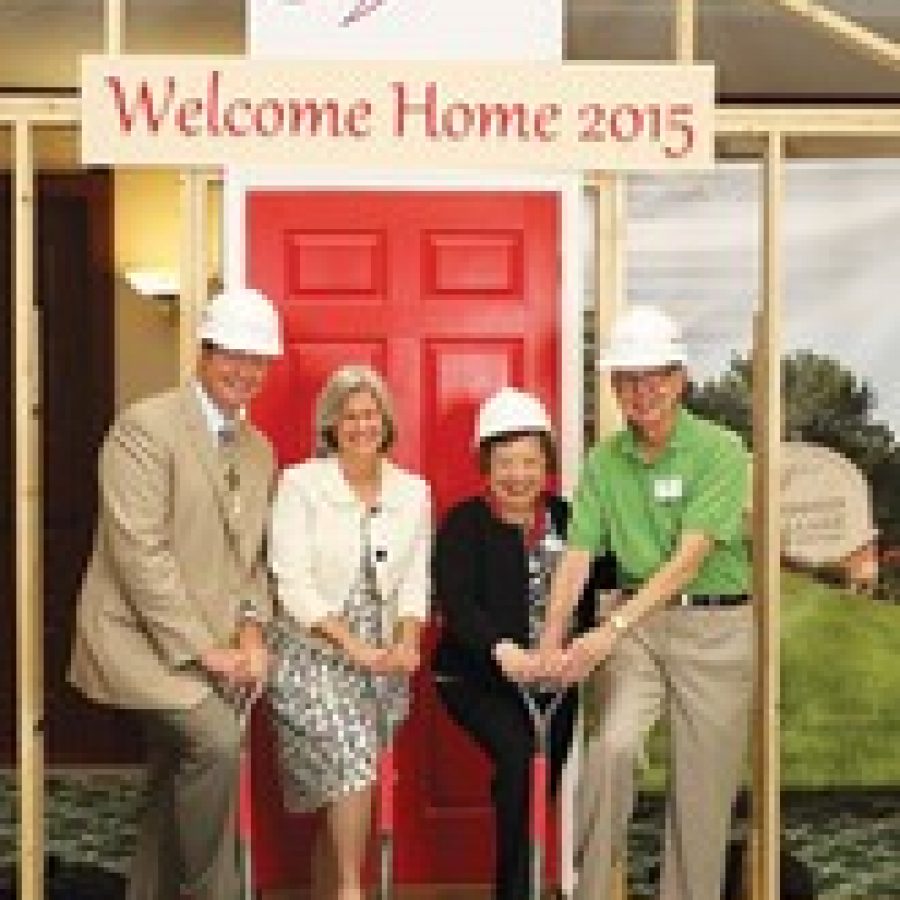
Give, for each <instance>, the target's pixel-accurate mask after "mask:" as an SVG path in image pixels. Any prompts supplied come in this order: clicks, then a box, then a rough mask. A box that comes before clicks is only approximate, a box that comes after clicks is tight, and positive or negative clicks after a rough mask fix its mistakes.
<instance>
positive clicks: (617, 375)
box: [611, 365, 686, 434]
mask: <svg viewBox="0 0 900 900" xmlns="http://www.w3.org/2000/svg"><path fill="white" fill-rule="evenodd" d="M611 378H612V386H613V390H614V391H615V394H616V400H617V401H618V403H619V408H620V409H621V410H622V415H623V416H624V417H625V419H626V421H627V422H628V424H629V425H632V426H633V427H634V428H636V429H637V430H638V431H639V432H640V433H642V434H654V433H657V432H659V431H660V430H663V431H665V430H666V428H667V426H668V425H670V424H671V423H672V422H673V421H674V419H675V413H676V411H677V409H678V404H679V403H680V402H681V395H682V394H683V393H684V388H685V384H686V375H685V371H684V368H683V367H682V366H679V365H672V366H666V367H664V368H654V369H617V370H615V371H613V372H612V374H611Z"/></svg>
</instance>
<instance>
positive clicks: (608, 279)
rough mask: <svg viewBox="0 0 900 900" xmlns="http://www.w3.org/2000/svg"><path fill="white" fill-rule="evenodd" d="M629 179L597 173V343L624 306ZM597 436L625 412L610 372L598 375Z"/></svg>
mask: <svg viewBox="0 0 900 900" xmlns="http://www.w3.org/2000/svg"><path fill="white" fill-rule="evenodd" d="M626 185H627V183H626V181H625V178H624V177H622V176H619V175H612V174H607V173H602V172H601V173H598V174H597V175H595V176H594V179H593V180H592V182H591V188H592V190H593V193H594V344H595V346H596V347H598V348H600V347H603V346H605V345H606V343H607V341H608V340H609V333H610V329H611V328H612V323H613V320H614V319H615V318H616V316H617V315H618V314H619V313H620V312H621V311H622V309H623V308H624V306H625V278H626V265H627V264H626V258H625V251H626V241H625V229H626V226H627V209H626ZM595 385H596V393H595V395H594V398H595V402H594V439H595V440H599V439H601V438H604V437H607V436H608V435H610V434H612V433H613V432H614V431H618V429H619V428H621V427H622V416H621V413H620V412H619V407H618V405H617V404H616V401H615V398H614V397H613V393H612V386H611V385H610V380H609V373H608V372H605V373H597V374H596V375H595Z"/></svg>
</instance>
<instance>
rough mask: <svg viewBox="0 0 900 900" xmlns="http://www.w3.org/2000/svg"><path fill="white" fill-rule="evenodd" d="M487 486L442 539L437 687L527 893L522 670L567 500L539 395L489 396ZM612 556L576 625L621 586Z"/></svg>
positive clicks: (569, 723)
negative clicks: (556, 479) (478, 756)
mask: <svg viewBox="0 0 900 900" xmlns="http://www.w3.org/2000/svg"><path fill="white" fill-rule="evenodd" d="M476 441H477V444H478V452H479V459H480V464H481V470H482V472H483V474H484V475H485V477H486V480H487V491H486V493H485V494H484V495H482V496H475V497H471V498H469V499H467V500H463V501H462V502H460V503H458V504H457V505H456V506H454V507H453V508H452V509H450V511H449V512H448V513H447V515H446V517H445V518H444V521H443V522H442V524H441V526H440V528H439V529H438V533H437V536H436V541H435V558H434V578H435V585H436V588H437V598H438V603H439V608H440V610H441V612H442V614H443V631H442V634H441V638H440V641H439V643H438V646H437V650H436V653H435V656H434V663H433V666H434V669H435V672H436V673H437V676H438V677H437V685H438V694H439V696H440V698H441V700H442V701H443V703H444V705H445V707H446V708H447V710H448V712H449V713H450V715H451V717H452V718H453V719H454V720H455V721H456V722H457V723H458V724H459V725H460V726H462V728H464V729H465V730H466V731H467V732H469V734H470V735H471V736H472V737H473V738H474V739H475V740H476V741H477V742H478V744H479V745H480V746H481V747H482V749H483V750H484V751H485V752H486V753H487V754H488V756H489V758H490V760H491V762H492V764H493V780H492V799H493V803H494V809H495V817H496V838H497V840H496V852H497V865H496V892H495V896H496V898H498V900H522V898H524V897H527V896H528V878H529V871H528V859H529V856H528V806H529V763H530V760H531V755H532V750H533V733H532V726H531V722H530V719H529V717H528V713H527V711H526V709H525V706H524V704H523V702H522V699H521V697H520V696H519V693H518V689H517V688H516V685H515V684H514V682H515V681H521V680H525V679H526V678H527V676H528V672H529V669H530V668H533V667H534V664H535V663H536V655H535V652H534V651H533V650H532V649H530V648H532V647H535V646H536V645H537V640H538V637H539V635H540V632H541V624H542V622H543V616H544V611H545V608H546V603H547V599H548V593H549V587H550V577H551V575H552V571H553V566H554V564H555V562H556V559H557V557H558V555H559V553H560V552H561V551H562V550H563V548H564V545H565V536H566V525H567V521H568V504H567V503H566V501H565V500H563V499H562V498H560V497H557V496H555V495H552V494H549V493H547V492H546V482H547V478H548V475H549V474H550V472H551V471H552V470H553V468H554V465H555V457H556V450H555V446H554V441H553V436H552V431H551V425H550V419H549V416H548V415H547V412H546V410H545V409H544V407H543V406H542V405H541V403H540V401H538V400H537V399H536V398H535V397H532V396H530V395H529V394H525V393H524V392H522V391H518V390H515V389H513V388H504V389H503V390H501V391H500V392H498V393H497V394H495V395H494V396H492V397H491V398H489V399H488V400H487V401H486V402H485V404H484V405H483V406H482V408H481V410H480V413H479V416H478V425H477V433H476ZM614 578H615V567H614V564H613V562H612V560H611V559H608V558H604V559H602V560H598V561H597V563H596V564H595V567H594V572H593V575H592V578H591V581H590V582H589V584H588V586H587V588H586V589H585V592H584V594H583V596H582V598H581V602H580V604H579V608H578V613H577V620H576V623H574V625H575V628H576V629H579V628H585V627H588V626H589V625H590V624H591V622H592V619H593V606H594V592H595V590H596V589H598V588H606V587H612V585H613V583H614ZM574 717H575V693H574V691H571V692H570V693H569V694H568V695H567V696H566V698H565V700H564V701H563V703H562V704H561V705H560V707H559V709H558V711H557V713H556V715H555V716H554V719H553V723H552V726H551V732H550V748H549V749H550V789H551V793H555V790H556V787H557V785H558V783H559V777H560V773H561V770H562V766H563V762H564V761H565V757H566V754H567V752H568V748H569V744H570V743H571V739H572V728H573V722H574Z"/></svg>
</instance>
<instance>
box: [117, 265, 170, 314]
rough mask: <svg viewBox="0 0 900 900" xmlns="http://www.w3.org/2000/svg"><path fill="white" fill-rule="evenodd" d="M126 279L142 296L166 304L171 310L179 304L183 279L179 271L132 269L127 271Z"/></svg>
mask: <svg viewBox="0 0 900 900" xmlns="http://www.w3.org/2000/svg"><path fill="white" fill-rule="evenodd" d="M125 280H126V281H127V282H128V286H129V287H130V288H131V289H132V290H133V291H134V292H135V293H136V294H139V295H140V296H141V297H146V298H147V299H148V300H154V301H157V302H159V303H161V304H164V305H165V306H167V307H168V308H169V309H170V310H172V309H174V308H175V307H176V306H177V305H178V295H179V294H180V293H181V281H180V279H179V277H178V273H177V272H171V271H167V270H165V269H130V270H129V271H127V272H126V273H125Z"/></svg>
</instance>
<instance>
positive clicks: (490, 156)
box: [82, 56, 714, 170]
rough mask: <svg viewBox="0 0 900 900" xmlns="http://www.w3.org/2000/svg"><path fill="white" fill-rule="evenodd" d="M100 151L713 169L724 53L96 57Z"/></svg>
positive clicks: (91, 67)
mask: <svg viewBox="0 0 900 900" xmlns="http://www.w3.org/2000/svg"><path fill="white" fill-rule="evenodd" d="M82 102H83V135H82V160H83V162H84V163H85V164H86V165H129V166H132V165H218V164H227V163H242V164H271V165H303V166H327V167H350V168H373V167H389V168H408V167H416V168H422V167H427V168H435V169H437V168H479V169H486V168H488V169H497V168H502V169H522V168H528V169H553V170H565V169H611V170H628V169H649V170H655V169H672V168H681V169H700V168H705V167H708V166H710V165H712V158H713V151H712V147H713V134H712V132H713V128H714V115H713V110H714V98H713V70H712V68H711V67H709V66H676V65H646V66H643V65H623V64H618V65H603V64H594V63H546V62H539V63H507V62H500V63H497V62H493V63H455V62H440V63H434V64H431V63H424V62H416V63H409V62H406V63H389V62H352V61H347V62H335V61H328V62H308V61H304V62H297V61H296V60H277V59H269V58H266V59H237V58H222V59H214V60H210V59H208V58H207V59H199V58H196V57H194V58H190V57H124V58H123V57H115V58H114V57H103V56H89V57H85V59H84V61H83V66H82Z"/></svg>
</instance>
